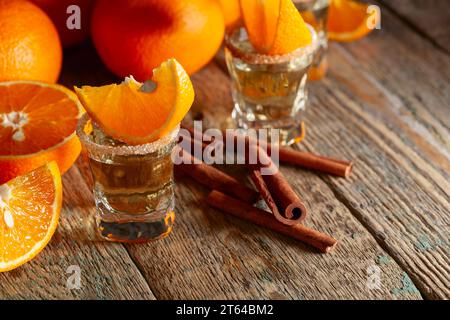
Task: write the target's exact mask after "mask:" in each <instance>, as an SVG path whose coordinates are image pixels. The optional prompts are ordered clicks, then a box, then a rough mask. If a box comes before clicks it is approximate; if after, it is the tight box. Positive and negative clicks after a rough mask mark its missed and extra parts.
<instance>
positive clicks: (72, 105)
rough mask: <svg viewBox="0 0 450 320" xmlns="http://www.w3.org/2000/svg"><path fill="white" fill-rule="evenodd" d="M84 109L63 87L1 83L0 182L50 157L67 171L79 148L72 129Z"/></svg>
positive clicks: (33, 83) (41, 84) (48, 160)
mask: <svg viewBox="0 0 450 320" xmlns="http://www.w3.org/2000/svg"><path fill="white" fill-rule="evenodd" d="M83 112H84V111H83V107H82V106H81V104H80V102H79V100H78V98H77V96H76V95H75V93H74V92H73V91H71V90H69V89H67V88H65V87H63V86H60V85H57V84H48V83H43V82H35V81H10V82H0V184H1V183H5V182H6V181H9V180H11V179H12V178H15V177H17V176H19V175H22V174H25V173H27V172H29V171H31V170H33V169H36V168H38V167H40V166H43V165H44V164H46V163H47V162H50V161H52V160H55V161H56V162H57V164H58V166H59V168H60V170H61V172H62V173H64V172H66V171H67V170H68V169H69V168H70V167H71V166H72V164H73V163H74V162H75V160H76V159H77V158H78V155H79V154H80V151H81V144H80V141H79V140H78V137H77V136H76V134H75V130H76V127H77V122H78V119H79V118H80V117H81V115H82V114H83Z"/></svg>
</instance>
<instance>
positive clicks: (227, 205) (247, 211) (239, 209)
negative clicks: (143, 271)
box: [206, 190, 337, 253]
mask: <svg viewBox="0 0 450 320" xmlns="http://www.w3.org/2000/svg"><path fill="white" fill-rule="evenodd" d="M206 200H207V203H208V204H209V205H210V206H211V207H214V208H216V209H219V210H221V211H223V212H225V213H229V214H231V215H233V216H235V217H238V218H241V219H243V220H247V221H249V222H252V223H254V224H257V225H259V226H261V227H264V228H268V229H271V230H273V231H276V232H278V233H281V234H284V235H286V236H288V237H291V238H294V239H297V240H299V241H302V242H304V243H307V244H309V245H311V246H313V247H315V248H317V249H318V250H320V251H321V252H323V253H328V252H330V251H331V250H332V249H333V248H334V247H335V246H336V244H337V241H336V240H335V239H333V238H332V237H330V236H328V235H326V234H323V233H321V232H319V231H316V230H313V229H310V228H308V227H305V226H303V225H302V224H296V225H294V226H287V225H284V224H282V223H280V222H279V221H277V220H276V219H275V218H274V217H272V216H271V215H270V213H268V212H267V211H264V210H261V209H258V208H255V207H254V206H252V205H251V204H248V203H246V202H243V201H240V200H237V199H234V198H232V197H230V196H227V195H226V194H223V193H221V192H219V191H216V190H214V191H212V192H211V193H210V194H209V195H208V198H207V199H206Z"/></svg>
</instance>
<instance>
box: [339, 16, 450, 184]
mask: <svg viewBox="0 0 450 320" xmlns="http://www.w3.org/2000/svg"><path fill="white" fill-rule="evenodd" d="M382 21H383V24H382V29H381V30H375V31H373V33H372V35H371V36H369V37H367V38H365V39H363V40H361V41H358V42H356V43H351V44H333V45H332V46H331V51H338V52H339V54H340V56H342V61H340V62H339V63H340V64H336V65H335V66H334V67H335V69H334V70H335V73H334V74H335V78H336V80H337V83H338V84H342V89H343V90H345V91H346V93H347V94H348V95H351V96H360V97H361V102H362V103H361V104H360V106H361V108H362V110H363V111H364V112H367V113H370V114H371V115H373V116H374V117H376V118H377V119H379V120H380V121H383V122H384V123H386V124H387V125H388V126H389V129H390V130H391V131H393V132H395V133H396V134H397V135H398V136H399V137H400V138H401V139H403V140H405V142H406V143H407V144H408V145H409V147H410V149H414V150H416V152H417V153H419V154H420V155H421V156H422V157H424V158H428V159H430V160H432V161H430V163H429V165H430V166H433V167H434V168H436V169H437V170H439V172H440V173H441V174H442V175H443V176H444V177H446V178H447V179H448V178H449V175H448V173H449V172H450V117H449V101H450V90H449V87H450V57H449V56H448V55H447V54H444V53H442V52H441V51H439V50H437V49H436V48H435V47H434V46H432V45H431V44H430V43H428V42H427V41H424V39H423V38H422V37H420V36H418V35H417V34H415V33H414V32H413V31H412V30H410V29H408V28H407V27H406V26H405V25H404V24H402V22H401V21H399V20H398V19H396V18H395V17H393V16H392V14H390V13H389V12H386V11H383V15H382ZM344 61H345V62H344ZM342 63H344V64H342ZM349 66H350V67H349ZM353 69H357V70H358V71H360V72H359V73H358V72H354V71H353ZM358 74H364V77H360V76H359V77H358V78H359V81H352V80H353V79H352V77H353V76H357V75H358ZM364 78H365V79H364ZM349 83H352V85H351V86H350V85H348V84H349Z"/></svg>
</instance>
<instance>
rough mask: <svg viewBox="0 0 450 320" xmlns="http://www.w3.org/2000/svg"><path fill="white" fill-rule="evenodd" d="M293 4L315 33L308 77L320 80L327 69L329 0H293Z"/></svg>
mask: <svg viewBox="0 0 450 320" xmlns="http://www.w3.org/2000/svg"><path fill="white" fill-rule="evenodd" d="M294 4H295V6H296V7H297V9H298V11H299V12H300V14H301V15H302V17H303V19H304V20H305V22H306V23H308V24H309V25H311V26H312V27H313V28H314V30H315V31H316V33H317V41H318V44H317V50H316V53H315V54H314V60H313V63H312V65H311V69H310V70H309V75H308V77H309V79H310V80H320V79H322V78H323V77H324V76H325V74H326V72H327V70H328V57H327V53H328V35H327V24H328V7H329V5H330V0H294Z"/></svg>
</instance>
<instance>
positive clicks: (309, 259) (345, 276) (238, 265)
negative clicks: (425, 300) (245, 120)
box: [127, 64, 421, 299]
mask: <svg viewBox="0 0 450 320" xmlns="http://www.w3.org/2000/svg"><path fill="white" fill-rule="evenodd" d="M193 79H194V84H195V88H196V92H197V102H196V105H195V107H194V112H193V114H194V116H196V117H203V118H204V120H205V122H206V123H207V124H208V125H210V126H221V124H223V121H224V120H223V119H225V118H226V115H228V114H229V113H230V108H231V96H230V92H229V88H228V83H229V80H228V78H227V77H226V76H225V74H223V73H222V72H221V71H220V70H219V69H218V67H217V66H215V65H213V64H211V65H209V66H208V67H206V68H205V69H204V70H202V71H201V72H199V73H198V74H197V75H195V76H194V78H193ZM200 108H202V110H203V112H201V110H200ZM282 171H283V173H284V174H285V175H286V176H287V177H289V179H290V181H291V182H292V184H293V187H294V189H295V190H296V191H297V192H298V193H299V194H300V195H302V199H303V200H304V201H305V202H306V204H307V206H308V207H309V208H310V212H311V215H310V219H309V220H308V222H307V225H309V226H313V227H315V228H317V229H318V230H321V231H324V232H327V233H329V234H331V235H333V236H334V237H336V238H337V239H339V241H340V243H339V244H338V247H337V248H336V251H334V252H333V253H331V254H329V255H321V254H318V253H316V252H314V251H312V250H311V249H310V248H309V247H306V246H304V245H302V244H300V243H298V242H295V241H293V240H291V239H288V238H286V237H283V236H280V235H278V234H275V233H273V232H271V231H267V230H265V229H262V228H258V227H256V226H253V225H251V224H248V223H245V222H242V221H240V220H237V219H235V218H232V217H228V216H225V215H223V214H222V213H219V212H217V211H216V210H212V209H211V208H209V207H208V206H207V205H206V204H205V203H204V201H203V198H204V197H205V196H206V195H207V190H206V189H204V188H202V187H200V186H198V185H197V184H195V183H194V182H192V181H188V180H186V179H185V178H182V179H179V181H178V185H177V189H176V195H177V208H176V211H177V215H178V216H177V220H176V225H175V228H174V231H173V234H172V235H170V237H168V238H167V239H165V240H163V241H159V242H156V243H152V244H149V245H127V247H128V249H129V252H130V254H131V255H132V256H133V259H134V260H135V261H136V263H137V264H138V265H139V268H140V269H141V270H143V272H144V275H145V277H146V279H147V281H148V282H149V284H150V286H151V288H152V291H153V292H154V293H155V295H156V296H157V297H158V298H161V299H172V298H185V299H196V298H211V299H220V298H236V299H237V298H252V299H258V298H263V299H266V298H283V299H292V298H297V299H298V298H305V299H326V298H333V299H346V298H349V299H352V298H353V299H356V298H358V299H369V298H372V299H397V298H401V299H420V298H421V297H420V294H419V293H418V291H417V290H416V289H415V288H414V286H413V285H411V284H410V283H408V278H407V276H406V275H405V274H404V272H403V270H402V269H401V268H400V267H399V266H398V265H397V263H396V262H394V261H393V260H392V259H390V258H389V256H388V254H386V252H384V250H383V249H382V248H381V247H380V246H379V245H378V244H377V243H376V241H375V240H374V238H373V237H372V236H371V235H370V234H369V233H368V232H367V231H366V230H365V229H364V228H363V227H362V226H361V224H360V223H359V222H358V221H357V220H356V219H355V218H354V217H353V216H352V214H351V213H350V212H349V211H348V209H347V208H346V207H345V206H344V205H343V204H342V203H341V202H339V201H338V200H337V199H336V198H335V196H334V194H333V192H332V191H331V190H330V189H329V187H328V186H327V184H326V183H324V182H323V181H322V180H321V179H320V178H318V177H317V176H316V175H314V174H312V173H310V172H305V171H301V170H297V169H294V168H283V169H282ZM338 180H339V179H338ZM340 183H343V184H344V185H347V184H352V183H354V181H343V180H340ZM371 266H375V267H379V268H380V269H381V276H382V282H381V284H382V287H381V288H380V290H369V289H368V287H367V280H368V275H367V268H368V267H371ZM405 283H406V286H407V289H408V290H406V289H405Z"/></svg>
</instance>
